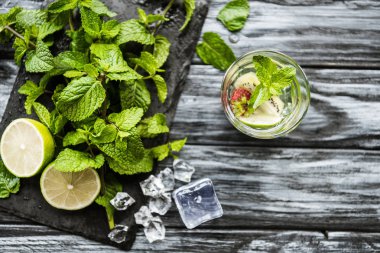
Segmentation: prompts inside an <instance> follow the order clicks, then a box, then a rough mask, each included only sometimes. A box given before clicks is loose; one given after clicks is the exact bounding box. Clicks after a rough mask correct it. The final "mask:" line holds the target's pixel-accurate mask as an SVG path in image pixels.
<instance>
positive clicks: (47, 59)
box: [25, 40, 54, 73]
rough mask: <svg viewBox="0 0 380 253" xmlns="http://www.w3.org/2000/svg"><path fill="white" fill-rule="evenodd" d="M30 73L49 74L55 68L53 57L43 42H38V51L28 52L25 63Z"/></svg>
mask: <svg viewBox="0 0 380 253" xmlns="http://www.w3.org/2000/svg"><path fill="white" fill-rule="evenodd" d="M25 68H26V71H28V72H33V73H36V72H47V71H49V70H51V69H53V68H54V63H53V55H52V54H51V53H50V50H49V48H48V47H47V46H46V45H45V43H44V42H43V41H41V40H38V41H37V45H36V50H33V51H30V52H28V54H27V56H26V61H25Z"/></svg>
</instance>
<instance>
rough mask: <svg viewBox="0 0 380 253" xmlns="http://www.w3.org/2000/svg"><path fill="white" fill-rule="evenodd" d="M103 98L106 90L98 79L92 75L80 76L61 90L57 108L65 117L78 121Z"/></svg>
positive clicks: (96, 106)
mask: <svg viewBox="0 0 380 253" xmlns="http://www.w3.org/2000/svg"><path fill="white" fill-rule="evenodd" d="M105 98H106V91H105V89H104V88H103V86H102V84H101V82H100V81H98V80H96V79H95V78H93V77H81V78H79V79H77V80H73V81H72V82H71V83H70V84H69V85H68V86H66V88H64V89H63V90H62V91H61V93H60V95H59V97H58V101H57V108H58V110H59V111H60V112H61V113H62V114H63V115H64V116H65V117H66V118H67V119H69V120H71V121H80V120H83V119H86V118H88V117H89V116H90V115H91V114H92V113H93V112H94V111H95V110H96V109H98V108H99V107H100V106H101V105H102V103H103V101H104V99H105Z"/></svg>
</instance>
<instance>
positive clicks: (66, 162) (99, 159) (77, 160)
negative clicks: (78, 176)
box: [54, 148, 104, 172]
mask: <svg viewBox="0 0 380 253" xmlns="http://www.w3.org/2000/svg"><path fill="white" fill-rule="evenodd" d="M103 164H104V156H103V155H102V154H99V155H97V156H96V157H91V155H90V154H88V153H86V152H81V151H77V150H72V149H69V148H66V149H64V150H63V151H61V152H60V153H59V154H58V156H57V158H56V159H55V161H54V168H55V169H56V170H59V171H62V172H78V171H82V170H85V169H87V168H94V169H98V168H100V167H102V165H103Z"/></svg>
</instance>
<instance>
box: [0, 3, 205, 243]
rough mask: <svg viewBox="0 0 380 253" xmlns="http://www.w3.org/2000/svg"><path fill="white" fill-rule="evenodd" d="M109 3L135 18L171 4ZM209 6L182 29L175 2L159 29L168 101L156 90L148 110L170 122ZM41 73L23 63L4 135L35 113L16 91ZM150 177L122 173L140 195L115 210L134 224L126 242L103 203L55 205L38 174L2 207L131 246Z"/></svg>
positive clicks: (132, 190)
mask: <svg viewBox="0 0 380 253" xmlns="http://www.w3.org/2000/svg"><path fill="white" fill-rule="evenodd" d="M104 2H105V3H106V4H107V5H108V6H109V7H110V9H111V10H113V11H115V12H116V13H118V14H119V15H118V16H117V18H118V19H119V20H126V19H128V18H132V17H136V16H137V15H136V8H137V7H139V8H142V9H145V10H146V12H147V13H152V12H153V11H154V10H157V9H158V8H163V7H165V4H166V2H165V1H147V2H146V3H145V4H143V5H139V4H136V3H133V1H130V0H115V1H112V0H107V1H104ZM207 10H208V4H207V2H206V1H197V7H196V10H195V13H194V16H193V19H192V21H191V22H190V24H189V26H188V27H187V29H186V31H184V32H182V33H180V32H179V31H178V29H179V27H181V25H182V23H183V21H184V11H183V10H182V8H179V7H178V6H174V7H173V8H172V10H171V11H170V13H169V15H170V16H171V17H172V20H171V21H170V22H168V23H167V24H165V25H164V26H163V27H162V28H161V29H160V30H159V32H158V33H159V34H162V35H165V36H167V37H168V38H169V40H170V41H171V43H172V47H171V54H170V56H169V59H168V61H167V63H166V70H167V71H166V73H165V79H166V81H167V84H168V99H167V101H166V102H165V104H163V105H162V104H160V103H159V102H158V101H157V99H155V96H154V95H153V96H152V105H151V109H150V111H149V112H148V113H154V112H158V111H159V112H164V113H166V115H167V119H168V122H169V124H171V122H172V120H173V118H174V114H175V110H176V106H177V103H178V100H179V97H180V95H181V92H182V90H183V88H184V85H185V79H186V76H187V74H188V71H189V67H190V63H191V59H192V57H193V54H194V50H195V46H196V43H197V41H198V39H199V36H200V32H201V29H202V25H203V22H204V20H205V18H206V15H207ZM56 47H57V48H56V49H55V51H59V50H60V49H62V48H65V47H67V40H60V41H59V42H58V45H56ZM53 51H54V49H53ZM39 78H40V76H39V75H30V74H27V73H25V69H24V68H23V67H22V68H21V69H20V72H19V74H18V76H17V78H16V82H15V84H14V87H13V90H12V92H11V96H10V99H9V101H8V105H7V108H6V111H5V113H4V116H3V119H2V122H1V125H0V134H2V133H3V131H4V129H5V127H6V126H7V125H8V124H9V123H10V122H11V121H12V120H14V119H16V118H20V117H35V116H33V115H32V116H30V115H26V114H25V111H24V107H23V104H24V99H25V98H24V96H20V95H19V94H18V93H17V90H18V89H19V88H20V86H21V85H22V84H23V83H24V82H25V81H26V80H27V79H30V80H34V81H36V82H37V81H38V80H39ZM153 92H154V91H153ZM145 177H147V175H135V176H123V177H120V178H119V179H120V181H121V182H123V184H124V190H125V191H127V192H128V193H130V194H131V195H132V196H133V197H134V198H135V200H136V203H135V204H134V205H133V206H132V207H131V208H130V209H129V210H127V211H125V212H116V213H115V223H117V224H126V225H128V226H129V227H130V230H129V236H128V239H127V241H126V242H125V243H122V244H115V243H112V242H111V241H109V240H108V238H107V234H108V233H109V228H108V222H107V219H106V214H105V211H104V209H103V208H102V207H100V206H98V205H96V204H93V205H91V206H89V207H88V208H85V209H83V210H80V211H74V212H70V211H63V210H58V209H55V208H53V207H51V206H50V205H49V204H48V203H47V202H46V201H45V200H44V199H43V197H42V195H41V193H40V187H39V176H35V177H34V178H31V179H22V181H21V188H20V192H19V193H18V194H16V195H12V196H11V197H10V198H8V199H5V200H0V208H1V209H2V210H5V211H7V212H9V213H12V214H14V215H17V216H20V217H23V218H27V219H30V220H33V221H36V222H38V223H41V224H44V225H48V226H51V227H53V228H57V229H60V230H63V231H67V232H70V233H74V234H77V235H82V236H84V237H87V238H89V239H93V240H96V241H100V242H103V243H107V244H111V245H114V246H116V247H119V248H121V249H125V250H128V249H130V248H131V246H132V244H133V242H134V240H135V236H136V231H137V226H136V224H135V222H134V218H133V214H134V213H135V212H136V211H137V210H138V209H139V208H140V206H141V205H142V204H143V203H144V201H145V199H144V197H143V195H142V193H141V190H140V188H139V185H138V182H140V181H141V180H143V179H144V178H145ZM147 243H148V242H147Z"/></svg>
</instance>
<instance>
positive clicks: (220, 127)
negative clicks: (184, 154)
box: [171, 65, 380, 149]
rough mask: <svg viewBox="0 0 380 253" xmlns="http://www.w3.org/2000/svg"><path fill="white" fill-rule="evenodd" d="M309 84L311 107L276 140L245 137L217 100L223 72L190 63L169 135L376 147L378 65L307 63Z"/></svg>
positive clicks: (208, 140) (214, 141)
mask: <svg viewBox="0 0 380 253" xmlns="http://www.w3.org/2000/svg"><path fill="white" fill-rule="evenodd" d="M305 72H306V75H307V76H308V78H309V80H310V82H311V85H312V88H311V104H310V108H309V111H308V113H307V115H306V117H305V118H304V120H303V122H302V123H301V125H300V126H299V127H298V128H297V129H296V130H295V131H294V132H292V133H290V134H289V135H288V136H286V137H283V138H279V139H275V140H258V139H254V138H249V137H247V136H245V135H243V134H241V133H240V132H239V131H237V130H236V129H235V128H234V127H233V126H232V125H231V124H230V123H229V122H228V121H227V118H226V116H225V115H224V112H223V108H222V104H221V101H220V86H221V82H222V78H223V73H222V72H221V71H218V70H216V69H214V68H213V67H210V66H201V65H192V67H191V70H190V74H189V76H188V85H187V87H186V90H185V91H184V93H183V95H182V97H181V100H180V102H179V105H178V108H177V114H176V118H175V122H174V124H173V127H172V132H171V134H172V137H173V139H174V138H181V137H183V136H188V137H189V143H192V144H205V145H226V144H229V145H230V144H234V145H251V146H258V145H260V146H284V147H286V146H288V147H289V146H292V147H334V148H369V149H378V148H379V147H380V128H379V125H380V118H379V116H378V109H379V108H380V100H379V97H380V85H379V84H380V71H379V70H350V69H310V68H307V69H305Z"/></svg>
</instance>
